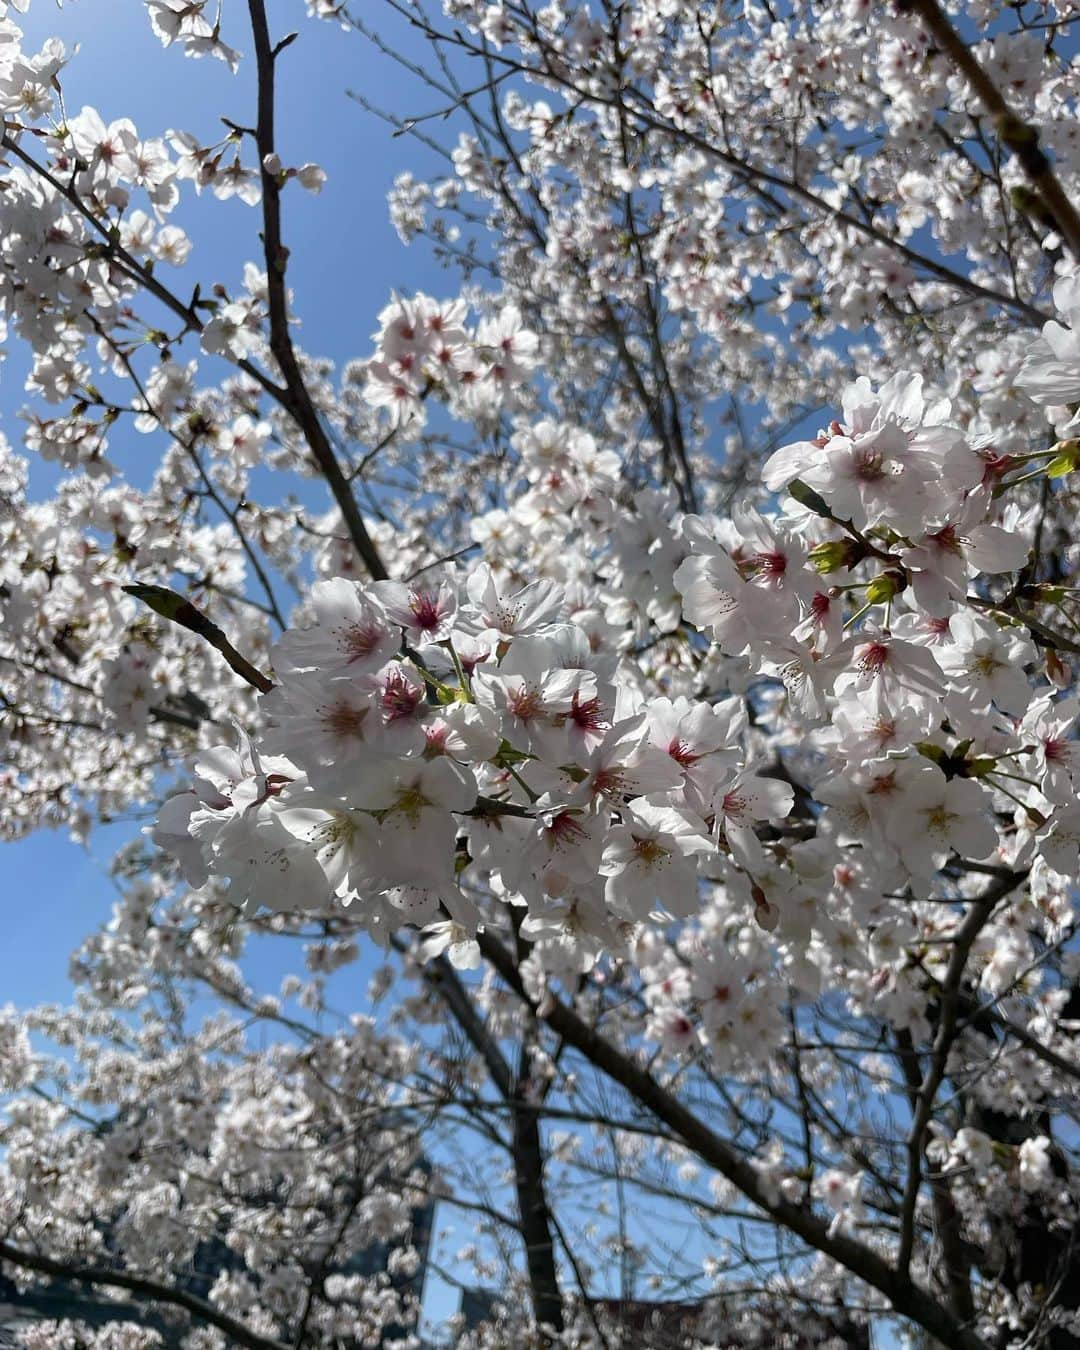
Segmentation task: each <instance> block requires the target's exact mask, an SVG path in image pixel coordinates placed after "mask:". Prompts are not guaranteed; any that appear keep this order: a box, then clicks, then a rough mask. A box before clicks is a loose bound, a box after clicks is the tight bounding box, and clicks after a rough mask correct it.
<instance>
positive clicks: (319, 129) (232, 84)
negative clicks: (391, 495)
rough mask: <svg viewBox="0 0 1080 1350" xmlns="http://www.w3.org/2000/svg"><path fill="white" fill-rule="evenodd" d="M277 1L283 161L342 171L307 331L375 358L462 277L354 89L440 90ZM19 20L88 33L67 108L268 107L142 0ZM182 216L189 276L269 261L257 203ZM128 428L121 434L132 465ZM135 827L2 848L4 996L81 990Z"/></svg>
mask: <svg viewBox="0 0 1080 1350" xmlns="http://www.w3.org/2000/svg"><path fill="white" fill-rule="evenodd" d="M224 8H225V22H224V26H223V29H222V34H223V37H225V38H226V40H230V41H232V42H233V43H234V45H236V46H239V47H242V46H243V44H244V41H245V39H246V36H247V28H246V6H245V5H243V4H240V3H236V0H232V3H226V5H225V7H224ZM269 12H270V20H271V25H272V30H273V31H274V32H275V34H276V35H278V36H281V35H284V34H285V33H287V32H289V31H290V30H291V29H294V28H296V29H298V30H299V32H300V37H299V38H298V40H297V41H296V42H294V43H293V44H292V46H291V47H290V48H289V49H288V51H287V52H286V53H284V54H283V56H282V57H281V59H280V61H279V65H278V71H279V74H278V80H279V102H278V144H279V147H280V152H281V155H282V159H283V161H284V162H285V163H286V164H299V163H304V162H306V161H309V160H314V161H315V162H317V163H319V164H321V165H322V167H323V168H324V169H325V170H326V172H327V175H328V181H327V185H326V187H325V188H324V190H323V192H322V194H321V195H320V196H317V197H316V196H313V195H311V194H309V193H306V192H304V191H303V190H301V189H299V188H298V187H296V186H291V187H290V189H289V190H288V191H287V192H286V194H285V197H284V204H285V235H286V242H287V244H288V246H289V247H290V249H291V250H292V256H291V259H290V267H289V276H290V283H291V285H292V287H293V290H294V296H295V307H296V310H297V312H298V314H299V315H300V317H301V319H302V328H301V329H300V331H299V334H298V336H299V340H300V342H301V344H302V345H303V346H304V347H305V349H306V350H308V351H310V352H313V353H318V354H321V355H327V356H331V357H333V358H335V359H345V358H348V357H351V356H363V355H366V354H368V352H369V351H370V349H371V344H370V335H371V333H372V331H373V330H374V328H375V326H376V325H375V316H376V314H377V312H378V311H379V309H381V308H382V306H383V305H384V304H385V303H386V302H387V300H388V298H389V294H390V291H391V290H392V289H394V288H396V289H399V290H401V291H406V292H407V291H411V290H423V289H426V290H428V291H430V292H432V293H434V294H437V295H438V294H444V293H446V292H447V291H448V290H449V289H451V288H453V286H454V284H455V283H454V279H453V278H452V277H450V276H449V275H448V274H446V273H444V272H443V271H442V270H441V269H439V268H438V267H436V266H435V265H434V264H433V263H432V262H431V261H430V259H428V258H427V257H426V255H425V253H424V251H423V249H422V248H416V249H414V250H408V249H406V248H405V247H404V246H403V245H402V244H401V243H400V241H399V240H398V238H397V236H396V234H395V233H394V231H393V229H392V227H391V226H390V224H389V220H388V217H387V212H386V204H385V198H386V192H387V189H388V188H389V186H390V184H391V182H392V181H393V178H394V176H395V174H397V173H399V172H401V171H402V170H403V169H406V168H409V169H412V170H413V171H414V172H416V173H418V174H422V173H425V172H429V171H431V169H432V167H433V166H435V165H436V164H437V161H436V157H435V156H434V155H433V154H432V153H431V152H430V151H425V150H424V149H423V148H422V147H420V146H419V145H417V143H416V142H415V141H413V140H411V139H409V138H406V137H400V138H396V139H395V138H392V137H391V134H390V128H389V127H388V126H387V125H386V124H385V123H382V122H380V121H379V120H377V119H376V118H374V117H373V116H371V115H370V114H368V113H365V112H364V111H363V110H362V109H361V108H360V107H359V106H358V105H357V103H355V102H354V101H353V100H351V99H350V98H349V97H348V95H347V90H348V89H356V90H358V91H362V92H363V93H364V94H366V95H367V97H369V98H370V99H372V100H373V101H375V102H377V103H380V104H382V105H384V106H387V107H393V108H394V109H396V110H397V111H399V112H401V113H416V112H421V111H426V110H428V109H429V108H431V107H432V106H433V105H432V99H431V96H429V95H425V93H424V92H423V91H422V90H415V91H413V90H412V89H410V88H408V82H407V81H406V82H404V83H403V80H402V76H401V73H400V72H399V71H398V70H396V69H395V68H394V67H393V66H392V65H391V64H390V63H389V62H388V61H387V60H386V58H384V57H380V56H378V55H377V54H376V53H375V52H374V51H373V49H372V48H371V47H370V45H369V44H368V43H367V42H366V41H365V40H364V39H362V38H361V37H359V36H358V35H356V34H352V33H346V32H343V31H342V30H341V29H340V28H339V27H337V26H336V25H335V24H331V23H314V22H312V21H309V20H308V19H307V18H306V16H305V13H304V6H303V4H302V0H270V3H269ZM13 17H15V18H17V19H18V22H19V24H20V26H21V27H22V28H23V31H24V33H25V34H26V46H27V47H28V48H30V49H34V48H36V46H37V45H38V43H39V42H40V41H41V40H42V39H44V38H45V37H47V36H50V35H53V34H55V35H57V36H60V37H61V38H62V39H63V40H64V42H65V43H66V45H67V46H68V48H69V50H70V49H71V48H72V47H74V46H75V44H76V43H78V44H80V46H81V50H80V51H79V53H78V54H77V55H76V56H75V58H74V59H73V61H72V63H71V65H70V66H69V67H68V69H67V70H66V71H65V72H64V73H63V76H62V83H63V88H64V96H65V102H66V106H67V109H68V112H69V114H74V113H76V112H78V111H79V109H80V108H82V106H83V105H84V104H91V105H92V106H94V107H96V108H97V110H98V111H99V112H100V114H101V115H102V117H103V118H104V119H105V121H106V122H109V121H111V120H112V119H114V118H117V117H130V118H131V119H132V120H133V121H134V122H135V125H136V126H137V128H138V129H139V132H140V134H141V135H144V136H151V135H161V134H163V133H164V132H165V131H166V130H168V129H170V128H173V127H177V128H183V129H184V130H188V131H191V132H192V133H193V134H194V135H196V136H198V137H199V138H200V139H201V140H203V141H205V142H213V141H216V140H218V139H220V136H221V134H222V131H223V128H222V125H221V123H220V121H219V118H220V116H222V115H225V116H227V117H230V118H231V119H233V120H235V121H238V122H240V123H242V124H250V122H251V121H253V119H254V112H253V107H254V103H253V79H254V70H253V63H252V62H250V61H249V60H243V61H242V62H241V66H240V70H239V72H238V73H237V75H235V76H233V75H231V74H230V73H229V71H228V69H227V68H226V67H225V66H224V64H223V63H221V62H219V61H215V60H210V59H202V60H198V61H193V60H188V59H185V57H184V56H183V55H182V53H181V51H180V50H179V48H172V49H170V50H168V51H166V50H164V49H163V48H162V47H161V45H160V43H159V42H158V40H157V39H156V38H155V37H154V35H153V33H152V31H151V29H150V25H149V22H148V20H147V18H146V11H145V9H144V7H143V5H142V4H139V3H133V0H80V3H76V4H69V5H66V6H65V7H64V8H63V9H62V10H60V9H57V8H56V7H55V6H53V5H49V4H45V3H44V2H43V0H42V2H41V3H38V4H35V5H34V6H32V7H31V10H30V13H29V14H27V15H24V16H13ZM173 219H174V220H175V221H176V223H178V224H181V225H182V226H183V227H184V228H185V229H186V230H187V232H188V234H189V236H190V238H191V239H192V241H193V243H194V248H193V250H192V254H191V258H190V259H189V262H188V265H187V267H186V268H185V269H184V271H183V273H180V274H179V275H181V276H184V277H185V278H190V280H185V283H184V284H185V285H186V286H187V287H192V286H194V283H195V281H196V280H199V281H202V282H203V284H204V289H205V288H206V286H207V285H208V283H212V282H213V281H217V280H220V281H223V282H227V283H228V284H229V285H230V288H232V287H235V286H236V285H237V283H238V282H239V279H240V276H241V272H242V268H243V264H244V263H245V262H246V261H248V260H252V261H257V260H258V259H259V251H258V250H259V241H258V237H257V231H258V227H259V215H258V210H257V208H256V209H253V208H251V207H248V206H244V205H243V204H242V203H241V202H239V201H236V200H232V201H228V202H218V201H216V200H215V199H214V198H213V197H211V196H210V195H209V194H207V196H206V197H205V198H203V199H198V200H197V199H195V197H194V194H193V193H191V192H190V191H188V192H186V193H185V197H184V201H183V203H182V205H181V207H180V208H179V209H178V210H177V212H176V214H175V216H174V217H173ZM8 345H9V348H11V349H12V352H11V359H10V361H8V362H7V363H5V364H4V365H3V366H0V426H2V427H3V429H4V431H5V433H6V434H7V436H8V437H9V439H10V440H11V441H12V443H13V444H16V445H17V444H19V442H20V436H21V430H22V424H21V423H20V421H19V420H18V416H17V414H18V411H19V409H20V408H21V407H23V406H24V405H25V404H26V403H27V402H28V401H29V400H28V398H27V396H26V394H25V393H24V391H23V388H22V380H23V375H24V363H23V362H22V361H21V360H20V358H19V353H18V351H17V349H16V348H17V344H16V342H15V341H14V340H12V341H11V342H9V344H8ZM123 439H124V438H123V436H122V435H118V436H116V437H115V438H114V440H115V442H116V448H117V452H118V453H117V457H118V458H119V459H120V460H121V462H122V461H123ZM127 439H128V441H129V442H130V443H132V444H133V445H134V444H137V446H138V451H139V453H140V454H143V455H145V454H146V452H147V450H148V448H149V445H148V442H147V441H146V440H145V439H144V438H142V437H140V436H137V435H136V434H135V433H132V432H130V431H129V432H128V433H127ZM51 477H52V474H51V472H49V471H48V470H46V471H45V472H44V473H39V474H37V475H36V476H35V479H34V480H32V486H34V484H35V483H36V485H37V489H38V490H39V491H40V492H42V493H44V492H45V491H47V488H48V483H49V480H50V479H51ZM131 828H132V827H128V826H123V825H118V826H114V827H111V828H110V829H108V830H101V831H99V832H98V833H97V834H95V835H94V836H93V837H92V838H91V840H90V844H89V848H88V849H87V848H82V847H80V846H77V845H75V844H72V843H71V842H70V841H69V840H68V838H67V836H66V835H65V834H63V833H60V832H50V833H43V834H38V835H36V836H34V837H32V838H30V839H28V840H26V841H24V842H20V843H18V844H2V845H0V893H2V894H3V896H4V898H5V901H6V904H5V915H4V929H3V933H4V936H3V939H2V941H0V1003H4V1002H7V1001H8V1000H10V1001H12V1002H14V1003H16V1004H27V1003H32V1002H41V1001H62V1000H65V999H66V998H67V997H68V993H69V986H68V983H67V958H68V954H69V953H70V951H71V950H72V949H73V948H74V947H75V946H76V944H77V943H78V942H79V940H80V939H81V938H82V936H83V935H85V934H86V933H89V932H90V931H91V930H92V929H93V928H94V927H96V926H97V924H98V923H99V922H101V921H102V920H103V919H106V918H107V917H108V914H109V909H110V906H111V904H112V901H113V899H114V897H115V892H114V890H113V886H112V883H111V882H110V881H109V880H108V878H107V877H106V875H105V867H106V865H107V863H108V859H109V857H110V856H111V854H112V853H113V851H114V849H115V848H117V847H118V846H119V845H120V844H121V843H123V842H124V840H125V839H126V838H127V837H129V836H130V833H131ZM136 828H137V827H136Z"/></svg>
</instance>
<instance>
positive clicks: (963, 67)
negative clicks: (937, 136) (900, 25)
mask: <svg viewBox="0 0 1080 1350" xmlns="http://www.w3.org/2000/svg"><path fill="white" fill-rule="evenodd" d="M900 8H901V9H906V10H909V11H911V12H913V13H915V14H917V15H918V16H919V18H920V19H921V20H922V22H923V26H924V27H925V28H926V31H927V32H928V33H930V34H931V35H932V36H933V38H934V40H935V41H936V42H937V44H938V45H939V46H940V48H941V49H942V51H944V52H945V53H946V55H947V56H948V57H949V59H950V60H951V61H952V63H953V65H955V66H956V68H957V69H958V70H959V71H961V73H962V74H963V76H964V78H965V79H966V80H967V82H968V84H969V85H970V86H971V87H972V89H973V90H974V91H975V93H976V94H978V96H979V99H980V100H981V102H982V104H983V106H984V107H985V108H986V110H987V112H989V113H990V114H991V115H992V116H993V118H994V130H995V131H996V132H997V135H998V139H999V140H1000V141H1001V143H1002V145H1004V146H1006V147H1007V148H1008V150H1009V152H1010V154H1011V155H1012V156H1013V158H1014V159H1015V160H1016V162H1017V163H1018V164H1019V165H1020V167H1021V168H1022V169H1023V171H1024V173H1025V174H1026V175H1027V177H1028V180H1029V181H1030V183H1031V185H1032V187H1033V188H1034V189H1035V192H1036V193H1037V194H1038V196H1039V198H1040V200H1041V202H1042V204H1043V206H1044V207H1045V209H1046V211H1047V213H1048V214H1049V215H1050V216H1051V217H1052V218H1053V220H1054V223H1055V225H1056V226H1057V230H1058V233H1059V234H1060V235H1061V237H1062V238H1063V239H1064V240H1065V242H1066V243H1067V244H1068V246H1069V250H1070V252H1071V253H1072V255H1073V257H1075V258H1080V214H1078V213H1077V210H1076V207H1075V206H1073V204H1072V202H1071V201H1070V199H1069V197H1068V196H1067V194H1066V192H1065V189H1064V188H1063V187H1062V186H1061V183H1060V182H1059V180H1058V177H1057V175H1056V174H1055V173H1054V169H1053V165H1052V164H1051V163H1050V160H1049V159H1048V158H1047V157H1046V154H1045V152H1044V151H1043V149H1042V147H1041V146H1040V145H1039V134H1038V132H1037V131H1036V129H1035V128H1034V127H1033V126H1032V125H1031V123H1030V122H1025V121H1024V120H1023V118H1021V117H1018V116H1017V114H1016V113H1015V112H1013V110H1012V108H1010V107H1009V105H1008V103H1007V102H1006V101H1005V98H1004V97H1003V95H1002V93H1001V91H1000V90H999V89H998V87H997V85H996V84H995V83H994V81H993V80H992V79H991V78H990V76H989V75H988V74H987V73H986V71H985V70H984V69H983V67H982V66H981V65H980V64H979V60H978V58H977V57H976V56H975V54H974V53H973V52H972V51H971V49H970V48H969V47H968V44H967V43H966V42H965V41H964V39H963V38H962V37H961V36H960V34H959V33H958V32H957V31H956V29H955V28H954V27H953V25H952V23H951V22H950V20H949V18H948V16H947V15H946V13H945V11H944V10H943V9H942V8H941V6H940V5H939V4H938V0H902V3H901V5H900Z"/></svg>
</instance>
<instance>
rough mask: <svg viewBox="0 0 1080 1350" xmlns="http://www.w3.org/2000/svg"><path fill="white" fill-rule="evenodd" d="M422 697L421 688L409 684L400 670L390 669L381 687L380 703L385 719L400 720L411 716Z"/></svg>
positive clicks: (389, 720)
mask: <svg viewBox="0 0 1080 1350" xmlns="http://www.w3.org/2000/svg"><path fill="white" fill-rule="evenodd" d="M423 697H424V691H423V689H422V688H420V687H419V686H418V685H414V684H410V683H409V681H408V680H407V679H406V678H405V676H404V675H402V673H401V672H400V671H398V670H392V671H391V672H390V674H389V675H388V676H387V677H386V681H385V683H384V684H383V689H382V698H381V703H382V710H383V714H384V715H385V717H386V720H387V721H388V722H400V721H401V719H402V718H404V717H412V716H413V714H414V713H415V712H416V709H417V707H418V706H419V705H420V703H421V702H422V700H423Z"/></svg>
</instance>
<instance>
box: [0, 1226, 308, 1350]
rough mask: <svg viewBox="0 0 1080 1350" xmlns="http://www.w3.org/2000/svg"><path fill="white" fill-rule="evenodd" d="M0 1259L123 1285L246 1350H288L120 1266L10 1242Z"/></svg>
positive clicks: (60, 1276)
mask: <svg viewBox="0 0 1080 1350" xmlns="http://www.w3.org/2000/svg"><path fill="white" fill-rule="evenodd" d="M0 1261H8V1262H10V1263H11V1265H13V1266H19V1267H20V1268H21V1269H23V1270H33V1271H35V1272H36V1273H37V1274H39V1275H48V1276H50V1277H51V1278H53V1279H57V1280H71V1281H73V1282H74V1283H76V1284H96V1285H102V1286H104V1287H105V1288H108V1289H126V1290H127V1291H128V1293H130V1294H136V1295H139V1296H141V1297H142V1298H145V1299H152V1300H153V1301H154V1302H156V1303H168V1304H171V1305H172V1306H173V1307H175V1308H183V1309H184V1311H185V1312H187V1313H190V1314H191V1316H192V1317H194V1318H198V1319H199V1320H200V1321H202V1322H205V1323H206V1324H207V1325H208V1326H212V1327H217V1329H218V1330H219V1331H222V1332H224V1333H225V1335H226V1336H228V1337H229V1338H230V1339H231V1340H232V1341H234V1342H235V1343H236V1344H237V1345H242V1346H245V1347H247V1350H289V1347H287V1346H286V1344H285V1342H284V1341H279V1340H275V1339H274V1338H273V1337H271V1336H260V1335H258V1333H256V1332H254V1331H252V1330H250V1328H248V1327H246V1326H245V1325H244V1324H243V1322H238V1321H237V1320H236V1318H234V1317H230V1316H229V1315H228V1314H227V1313H223V1312H219V1311H218V1309H217V1308H215V1307H214V1305H213V1304H212V1303H207V1302H206V1301H205V1300H204V1299H201V1298H196V1297H195V1295H194V1294H189V1293H187V1292H186V1291H185V1290H183V1289H175V1288H172V1287H171V1286H169V1285H167V1284H159V1283H158V1281H157V1280H148V1279H146V1278H144V1277H143V1276H142V1275H129V1274H127V1273H126V1272H124V1271H122V1270H109V1269H108V1268H107V1267H105V1266H79V1265H72V1264H69V1263H68V1262H66V1261H54V1260H53V1259H52V1257H49V1256H40V1255H38V1253H37V1252H25V1251H22V1250H21V1249H20V1248H18V1247H14V1246H12V1244H11V1243H10V1242H0Z"/></svg>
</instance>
